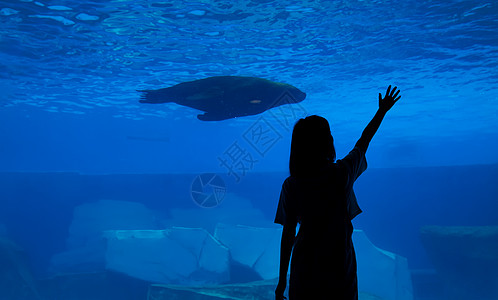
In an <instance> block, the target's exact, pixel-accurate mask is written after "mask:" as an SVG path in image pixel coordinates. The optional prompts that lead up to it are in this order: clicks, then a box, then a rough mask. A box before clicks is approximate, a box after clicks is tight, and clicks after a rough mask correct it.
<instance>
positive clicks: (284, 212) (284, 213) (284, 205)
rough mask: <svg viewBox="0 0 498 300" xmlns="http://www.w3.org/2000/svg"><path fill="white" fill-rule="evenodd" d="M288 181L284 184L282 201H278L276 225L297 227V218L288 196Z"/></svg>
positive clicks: (281, 193) (281, 192) (281, 195)
mask: <svg viewBox="0 0 498 300" xmlns="http://www.w3.org/2000/svg"><path fill="white" fill-rule="evenodd" d="M287 185H288V181H287V180H286V181H285V182H284V183H283V184H282V190H281V191H280V199H279V200H278V206H277V213H276V215H275V221H274V222H275V223H277V224H281V225H284V226H286V225H293V226H296V225H297V217H296V214H295V213H294V212H293V210H292V208H291V206H290V205H289V196H288V188H287Z"/></svg>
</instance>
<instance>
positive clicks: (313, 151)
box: [289, 115, 335, 176]
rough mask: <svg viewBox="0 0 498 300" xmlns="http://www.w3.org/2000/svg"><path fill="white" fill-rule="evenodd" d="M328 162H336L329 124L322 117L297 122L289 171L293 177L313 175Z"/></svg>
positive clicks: (293, 135)
mask: <svg viewBox="0 0 498 300" xmlns="http://www.w3.org/2000/svg"><path fill="white" fill-rule="evenodd" d="M328 161H330V162H334V161H335V148H334V139H333V138H332V135H331V134H330V127H329V122H327V120H326V119H325V118H322V117H320V116H316V115H313V116H309V117H306V118H304V119H300V120H299V121H297V123H296V125H294V130H293V132H292V142H291V153H290V159H289V171H290V174H291V175H292V176H307V175H313V174H314V173H315V172H316V171H318V170H319V169H320V168H321V167H322V166H323V165H324V164H326V163H327V162H328Z"/></svg>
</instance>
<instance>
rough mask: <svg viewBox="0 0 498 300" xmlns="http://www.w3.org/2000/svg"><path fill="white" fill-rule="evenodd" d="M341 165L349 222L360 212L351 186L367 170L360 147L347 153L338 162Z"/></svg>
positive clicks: (365, 160)
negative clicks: (343, 168) (344, 174)
mask: <svg viewBox="0 0 498 300" xmlns="http://www.w3.org/2000/svg"><path fill="white" fill-rule="evenodd" d="M338 163H341V164H342V165H343V166H344V167H345V168H346V172H347V181H346V182H347V183H346V190H347V191H348V194H347V209H348V214H349V218H350V220H352V219H353V218H354V217H356V216H357V215H359V214H360V213H361V212H362V211H361V208H360V206H359V205H358V201H357V200H356V195H355V194H354V190H353V184H354V182H355V181H356V179H358V177H360V175H361V174H362V173H363V172H364V171H365V170H366V169H367V159H366V157H365V153H364V152H363V151H362V150H361V148H360V147H355V148H354V149H353V150H351V152H349V154H348V155H346V157H344V158H343V159H341V160H340V161H338Z"/></svg>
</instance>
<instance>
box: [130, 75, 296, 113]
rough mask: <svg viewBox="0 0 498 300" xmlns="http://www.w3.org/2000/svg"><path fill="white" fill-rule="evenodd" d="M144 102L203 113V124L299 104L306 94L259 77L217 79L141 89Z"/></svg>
mask: <svg viewBox="0 0 498 300" xmlns="http://www.w3.org/2000/svg"><path fill="white" fill-rule="evenodd" d="M139 92H142V95H141V97H140V102H141V103H168V102H173V103H176V104H179V105H183V106H188V107H191V108H195V109H198V110H201V111H203V112H204V113H203V114H200V115H197V118H198V119H199V120H201V121H221V120H226V119H231V118H237V117H243V116H251V115H257V114H260V113H262V112H264V111H266V110H268V109H270V108H273V107H277V106H280V105H284V104H292V103H298V102H301V101H303V100H304V98H306V94H305V93H303V92H302V91H300V90H299V89H298V88H296V87H294V86H292V85H290V84H286V83H278V82H273V81H270V80H266V79H262V78H257V77H242V76H215V77H208V78H204V79H199V80H194V81H188V82H183V83H180V84H177V85H174V86H171V87H168V88H164V89H159V90H139Z"/></svg>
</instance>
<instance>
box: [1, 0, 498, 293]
mask: <svg viewBox="0 0 498 300" xmlns="http://www.w3.org/2000/svg"><path fill="white" fill-rule="evenodd" d="M497 32H498V4H497V3H495V2H493V1H487V2H486V1H474V0H469V1H401V2H400V1H352V0H351V1H264V0H259V1H255V0H254V1H250V0H247V1H215V0H210V1H196V2H194V1H142V0H139V1H100V0H96V1H63V0H61V1H49V0H46V1H44V0H41V1H30V0H19V1H14V0H9V1H0V90H1V91H2V92H1V93H0V172H1V174H0V175H1V177H2V182H1V183H0V185H1V186H2V190H1V191H0V199H1V200H0V201H2V202H3V209H1V210H0V236H1V235H3V234H5V235H7V236H8V237H9V239H11V240H13V241H14V242H16V243H17V244H19V245H20V246H21V247H22V248H24V249H25V250H26V252H27V257H28V258H29V262H30V266H31V270H32V272H33V274H35V275H34V276H35V277H36V280H41V278H47V277H48V276H51V275H50V272H49V268H50V258H51V257H52V256H53V255H54V254H56V253H60V252H63V251H64V250H65V249H66V246H67V245H66V239H67V238H68V236H69V233H68V231H69V227H70V224H71V222H72V214H73V210H74V209H75V207H78V206H79V205H82V204H85V203H94V202H96V201H98V200H102V199H112V200H118V201H132V202H138V203H142V204H144V205H146V206H147V207H149V208H150V209H153V210H155V211H157V212H161V214H162V217H161V218H162V219H163V220H165V219H167V220H170V221H171V220H176V222H177V223H176V224H174V222H173V221H171V222H170V221H168V222H169V223H168V222H166V223H167V225H168V226H169V225H179V226H180V225H181V226H187V227H188V226H190V227H193V226H201V227H205V228H207V229H208V230H212V226H214V225H213V224H212V223H213V222H215V221H213V220H217V219H216V218H221V217H220V214H218V215H217V217H213V219H212V220H211V219H210V221H209V222H208V221H207V220H206V221H205V222H204V223H203V222H202V221H198V220H195V219H196V218H197V217H195V216H196V215H195V214H194V215H188V214H187V216H189V217H185V216H184V217H183V219H182V218H179V217H177V218H176V219H175V218H173V217H172V210H174V209H188V210H196V209H197V210H199V211H197V212H196V213H197V214H199V213H200V212H202V211H204V210H203V209H202V208H200V207H199V206H198V205H196V204H195V203H194V202H193V201H192V199H191V196H190V192H191V190H190V189H191V186H190V185H191V183H192V182H193V180H194V178H195V176H196V175H198V174H200V173H205V172H209V173H217V174H220V176H222V177H223V180H224V182H225V184H226V188H227V193H228V194H227V195H232V196H233V195H235V196H233V197H235V198H231V197H232V196H227V198H226V199H225V200H224V201H225V202H223V203H222V205H220V206H219V207H217V208H216V207H215V208H212V210H210V212H213V211H215V210H216V209H218V208H220V207H223V205H225V206H226V205H228V206H229V205H230V201H234V202H237V201H236V200H230V199H239V198H240V199H242V198H243V199H245V200H244V201H248V202H249V203H251V207H253V208H254V209H255V210H256V212H257V214H261V219H260V220H258V221H257V222H256V221H254V222H251V221H249V220H244V218H242V219H240V222H239V223H241V224H245V223H248V224H247V225H254V226H261V227H265V226H266V225H265V223H264V220H266V221H267V222H268V225H267V226H272V225H271V223H272V219H273V215H274V212H275V208H276V202H277V199H278V193H279V189H280V185H281V182H282V180H283V179H285V177H286V176H287V173H286V172H287V164H288V155H289V146H290V135H291V131H290V130H291V128H292V124H293V122H294V121H295V120H296V118H297V117H298V115H296V116H294V117H293V118H290V119H287V120H286V121H287V122H288V123H285V124H284V123H282V122H280V121H281V119H280V120H279V119H277V118H275V115H274V113H275V112H276V110H275V109H273V110H270V111H267V112H265V113H263V114H261V115H257V116H250V117H243V118H236V119H231V120H226V121H220V122H202V121H199V120H198V119H197V117H196V116H197V114H199V112H198V111H196V110H195V109H192V108H188V107H183V106H179V105H177V104H174V103H167V104H159V105H146V104H140V103H139V102H138V99H139V93H138V92H137V91H136V90H140V89H159V88H163V87H168V86H171V85H174V84H178V83H181V82H185V81H190V80H196V79H201V78H205V77H209V76H219V75H234V76H235V75H236V76H254V77H261V78H266V79H269V80H272V81H277V82H285V83H288V84H292V85H294V86H296V87H298V88H299V89H301V90H302V91H304V92H306V94H307V98H306V100H305V101H303V102H302V103H300V104H299V115H310V114H319V115H322V116H324V117H326V118H327V119H328V120H329V122H330V125H331V130H332V134H333V136H334V139H335V146H336V149H337V154H338V157H342V156H344V155H345V154H347V152H348V151H349V150H350V149H351V147H352V146H353V145H354V143H355V142H356V140H357V139H358V137H359V136H360V134H361V132H362V130H363V128H364V126H365V125H366V124H367V123H368V121H369V120H370V118H371V117H372V116H373V114H374V113H375V110H376V106H377V97H378V96H377V95H378V93H379V92H384V91H385V89H386V87H387V86H388V85H389V84H393V85H397V86H398V87H399V88H400V89H401V91H402V92H401V94H402V99H401V100H400V102H399V103H397V104H396V106H395V107H394V108H393V109H392V111H390V112H389V114H388V116H387V117H386V119H385V120H384V123H383V124H382V126H381V128H380V130H379V132H378V134H377V135H376V136H375V137H374V139H373V141H372V144H371V146H370V148H369V150H368V153H367V159H368V162H369V170H367V172H366V173H365V174H364V175H362V177H361V178H360V180H359V181H358V183H357V186H356V190H357V194H358V201H359V202H360V206H361V207H362V209H363V210H364V214H362V215H360V216H359V217H358V218H357V219H356V220H355V222H356V223H355V228H358V229H362V230H364V231H365V233H366V234H367V236H368V237H369V238H370V239H371V241H372V243H373V244H375V245H376V246H378V247H380V248H382V249H385V250H387V251H392V252H394V253H397V254H400V255H402V256H404V257H406V258H407V259H408V264H409V265H410V267H411V269H412V270H429V271H427V272H429V274H432V273H430V272H432V270H434V269H435V268H434V265H433V262H432V261H431V260H430V259H429V258H428V257H427V253H426V252H425V249H424V247H423V246H422V244H421V242H420V238H419V230H420V228H421V227H422V226H424V225H441V226H483V225H494V226H496V225H498V223H497V220H498V219H497V218H496V217H495V216H496V214H497V213H498V205H497V204H496V203H497V202H496V199H497V198H498V197H497V196H498V190H497V188H496V186H497V183H498V182H497V177H496V176H497V167H496V165H497V163H498V155H497V154H496V148H497V147H498V38H497ZM260 122H265V123H264V124H267V125H268V124H269V125H270V126H271V128H273V130H274V131H273V134H274V135H273V137H275V138H276V139H275V143H272V144H271V147H267V148H265V149H263V150H264V151H261V149H257V147H255V144H253V143H251V141H250V140H248V139H247V136H248V135H247V134H248V132H249V131H250V130H251V128H253V126H255V125H258V124H262V123H260ZM252 142H254V141H252ZM234 145H236V146H239V147H240V148H241V149H242V150H243V151H245V153H248V154H249V155H251V157H252V163H250V164H249V165H246V167H245V168H244V169H240V168H239V169H237V170H235V171H233V170H232V172H231V171H230V170H229V169H227V168H226V166H223V165H220V159H223V158H226V157H227V153H228V151H229V150H230V149H232V150H233V147H234ZM256 146H257V145H256ZM258 150H259V151H258ZM122 174H134V175H122ZM164 174H165V175H164ZM175 174H176V175H177V177H175ZM106 176H107V177H106ZM126 176H135V177H126ZM154 176H157V177H154ZM161 176H166V177H164V178H163V177H161ZM161 178H162V179H161ZM173 178H176V179H173ZM165 199H167V200H165ZM244 201H242V202H243V203H245V204H240V205H239V204H237V205H234V206H233V207H232V206H229V207H230V209H231V210H230V209H229V208H226V209H227V211H231V212H236V213H235V215H237V216H238V215H239V214H241V213H240V212H241V211H244V210H246V209H247V207H246V206H245V205H249V204H247V203H246V202H244ZM208 219H209V218H208ZM231 221H233V222H235V223H236V221H235V220H231ZM260 221H261V222H260ZM172 222H173V224H172ZM210 222H211V223H210ZM249 223H250V224H249ZM163 225H164V224H163ZM164 226H166V225H164ZM39 230H42V231H44V232H51V234H50V236H47V237H44V238H41V237H40V234H39V232H38V231H39ZM417 272H418V271H417ZM424 272H425V271H424ZM416 274H426V273H423V272H422V273H420V272H419V273H416ZM429 277H430V276H428V277H427V278H429ZM430 278H432V277H430ZM414 280H415V279H414ZM427 280H429V279H427ZM41 285H43V284H42V283H41ZM434 285H435V286H438V282H436V283H435V284H434ZM416 288H417V286H416V283H415V281H414V289H416ZM423 292H424V293H425V294H424V293H420V292H417V291H416V293H415V296H417V293H419V294H418V295H429V296H427V297H426V298H422V297H419V298H416V297H415V300H429V299H431V300H432V299H436V298H435V297H437V296H434V297H433V298H429V297H430V294H431V293H432V294H434V295H441V294H444V293H443V292H441V291H437V289H435V288H434V289H432V290H431V289H429V288H428V290H424V291H423ZM60 296H61V297H62V295H60Z"/></svg>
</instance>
